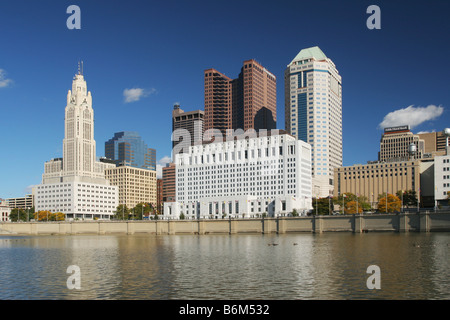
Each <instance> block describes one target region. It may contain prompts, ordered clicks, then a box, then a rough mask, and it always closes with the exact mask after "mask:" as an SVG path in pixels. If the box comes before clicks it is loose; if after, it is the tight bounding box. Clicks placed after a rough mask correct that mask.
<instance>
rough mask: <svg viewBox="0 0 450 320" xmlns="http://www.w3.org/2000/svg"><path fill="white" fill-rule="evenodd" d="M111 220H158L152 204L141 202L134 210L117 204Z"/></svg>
mask: <svg viewBox="0 0 450 320" xmlns="http://www.w3.org/2000/svg"><path fill="white" fill-rule="evenodd" d="M113 218H114V219H116V220H143V219H152V220H154V219H158V214H157V211H156V208H155V206H154V205H153V204H152V203H147V202H141V203H138V204H137V205H136V206H135V207H134V208H128V206H127V205H126V204H119V205H118V206H117V209H116V212H115V214H114V216H113Z"/></svg>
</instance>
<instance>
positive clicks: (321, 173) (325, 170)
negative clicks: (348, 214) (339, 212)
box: [284, 47, 343, 197]
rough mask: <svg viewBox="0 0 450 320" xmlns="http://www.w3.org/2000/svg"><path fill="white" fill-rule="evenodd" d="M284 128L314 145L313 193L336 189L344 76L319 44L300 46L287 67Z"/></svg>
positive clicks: (340, 142)
mask: <svg viewBox="0 0 450 320" xmlns="http://www.w3.org/2000/svg"><path fill="white" fill-rule="evenodd" d="M284 81H285V128H286V131H287V132H289V133H290V134H292V135H293V136H295V137H296V138H297V139H299V140H302V141H305V142H307V143H309V144H310V145H311V147H312V148H311V150H312V156H311V161H312V177H313V185H312V187H313V196H315V197H326V196H329V195H330V192H331V191H332V190H333V185H334V182H333V176H334V168H337V167H341V166H342V153H343V152H342V78H341V76H340V75H339V72H338V70H337V69H336V66H335V64H334V63H333V61H332V60H331V59H329V58H328V57H327V56H326V55H325V54H324V53H323V52H322V50H321V49H320V48H319V47H312V48H307V49H303V50H301V51H300V52H299V53H298V54H297V56H296V57H295V58H294V59H293V60H292V61H291V62H290V63H289V64H288V65H287V68H286V69H285V76H284Z"/></svg>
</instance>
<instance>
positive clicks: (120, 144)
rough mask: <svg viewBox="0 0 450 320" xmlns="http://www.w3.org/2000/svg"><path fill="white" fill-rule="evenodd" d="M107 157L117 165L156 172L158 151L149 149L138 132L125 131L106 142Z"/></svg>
mask: <svg viewBox="0 0 450 320" xmlns="http://www.w3.org/2000/svg"><path fill="white" fill-rule="evenodd" d="M105 157H106V158H109V159H112V160H114V161H115V162H116V165H129V166H132V167H136V168H144V169H150V170H156V150H155V149H151V148H148V147H147V145H146V144H145V142H144V141H143V140H142V138H141V137H140V136H139V134H138V133H137V132H132V131H123V132H117V133H115V134H114V137H113V138H112V139H110V140H108V141H106V142H105Z"/></svg>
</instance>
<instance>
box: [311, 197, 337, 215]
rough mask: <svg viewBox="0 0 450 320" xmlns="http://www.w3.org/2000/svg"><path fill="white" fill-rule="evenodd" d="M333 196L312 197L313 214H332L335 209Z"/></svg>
mask: <svg viewBox="0 0 450 320" xmlns="http://www.w3.org/2000/svg"><path fill="white" fill-rule="evenodd" d="M333 203H334V199H333V198H328V197H326V198H318V199H317V201H316V199H312V205H313V212H312V214H316V213H317V214H318V215H326V214H330V213H331V212H332V211H333Z"/></svg>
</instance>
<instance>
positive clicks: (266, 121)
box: [204, 59, 277, 135]
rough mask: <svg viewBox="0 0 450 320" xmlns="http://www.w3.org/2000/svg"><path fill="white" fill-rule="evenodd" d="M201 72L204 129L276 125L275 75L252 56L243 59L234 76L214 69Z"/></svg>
mask: <svg viewBox="0 0 450 320" xmlns="http://www.w3.org/2000/svg"><path fill="white" fill-rule="evenodd" d="M204 73H205V120H204V128H205V131H207V130H210V129H218V130H220V132H221V133H222V134H223V135H226V134H227V130H238V129H242V130H244V131H247V130H249V129H254V130H255V131H259V130H261V129H267V130H271V129H276V121H277V100H276V77H275V76H274V75H273V74H272V73H271V72H269V71H268V70H267V69H266V68H264V67H263V66H262V65H261V64H260V63H258V62H257V61H255V60H254V59H251V60H246V61H244V64H243V66H242V68H241V72H240V73H239V76H238V78H236V79H231V78H229V77H228V76H226V75H224V74H223V73H221V72H219V71H217V70H216V69H212V68H211V69H207V70H205V71H204Z"/></svg>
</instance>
